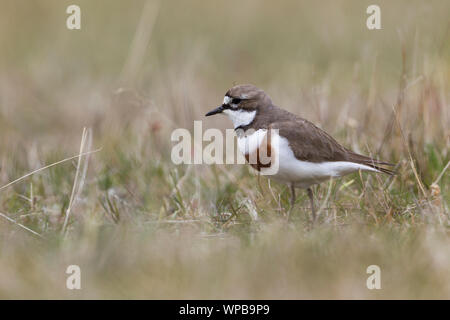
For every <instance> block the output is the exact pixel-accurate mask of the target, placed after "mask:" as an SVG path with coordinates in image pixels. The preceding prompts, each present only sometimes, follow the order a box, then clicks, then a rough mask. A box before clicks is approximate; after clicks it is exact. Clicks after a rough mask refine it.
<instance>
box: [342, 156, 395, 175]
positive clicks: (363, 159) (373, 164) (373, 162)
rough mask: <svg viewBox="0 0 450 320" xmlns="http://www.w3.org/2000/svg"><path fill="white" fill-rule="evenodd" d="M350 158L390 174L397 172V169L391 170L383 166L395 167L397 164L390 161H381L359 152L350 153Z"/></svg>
mask: <svg viewBox="0 0 450 320" xmlns="http://www.w3.org/2000/svg"><path fill="white" fill-rule="evenodd" d="M349 158H350V159H349V160H350V161H352V162H356V163H359V164H363V165H366V166H369V167H371V168H374V169H376V170H378V171H380V172H383V173H386V174H389V175H394V174H397V172H396V171H394V170H391V169H386V168H384V167H383V166H389V167H394V166H395V164H392V163H389V162H384V161H380V160H377V159H374V158H371V157H367V156H363V155H362V154H357V153H354V152H352V153H350V155H349Z"/></svg>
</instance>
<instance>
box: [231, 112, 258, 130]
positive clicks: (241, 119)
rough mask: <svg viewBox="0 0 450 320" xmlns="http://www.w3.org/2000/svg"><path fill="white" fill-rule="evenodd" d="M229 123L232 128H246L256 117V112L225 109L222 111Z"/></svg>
mask: <svg viewBox="0 0 450 320" xmlns="http://www.w3.org/2000/svg"><path fill="white" fill-rule="evenodd" d="M223 113H225V114H226V115H227V116H228V118H230V120H231V121H233V125H234V128H235V129H236V128H238V127H240V126H246V125H249V124H250V123H252V121H253V119H255V116H256V110H253V111H245V110H242V109H241V110H233V109H226V110H224V111H223Z"/></svg>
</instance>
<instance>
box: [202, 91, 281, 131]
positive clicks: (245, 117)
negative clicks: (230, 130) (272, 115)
mask: <svg viewBox="0 0 450 320" xmlns="http://www.w3.org/2000/svg"><path fill="white" fill-rule="evenodd" d="M271 104H272V101H271V100H270V98H269V96H268V95H267V94H266V93H265V92H264V91H263V90H261V89H258V88H257V87H255V86H254V85H251V84H243V85H237V86H234V87H232V88H231V89H230V90H228V91H227V92H226V93H225V97H224V98H223V103H222V105H220V106H219V107H217V108H215V109H213V110H211V111H210V112H208V113H207V114H206V115H205V116H206V117H208V116H212V115H215V114H219V113H223V114H226V115H227V116H228V117H229V118H230V119H231V121H233V125H234V128H235V129H236V128H239V127H244V126H246V125H249V124H250V123H252V121H253V120H254V119H255V117H256V114H257V113H258V112H260V111H261V109H263V108H264V107H266V106H270V105H271Z"/></svg>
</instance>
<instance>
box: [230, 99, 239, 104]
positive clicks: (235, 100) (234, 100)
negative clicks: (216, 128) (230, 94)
mask: <svg viewBox="0 0 450 320" xmlns="http://www.w3.org/2000/svg"><path fill="white" fill-rule="evenodd" d="M239 102H241V99H239V98H233V100H231V103H232V104H239Z"/></svg>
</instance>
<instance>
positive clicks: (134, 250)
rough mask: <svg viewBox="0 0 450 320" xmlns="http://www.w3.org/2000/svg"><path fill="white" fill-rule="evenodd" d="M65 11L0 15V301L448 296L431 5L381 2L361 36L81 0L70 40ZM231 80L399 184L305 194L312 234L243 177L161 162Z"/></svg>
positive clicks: (441, 99) (441, 72)
mask: <svg viewBox="0 0 450 320" xmlns="http://www.w3.org/2000/svg"><path fill="white" fill-rule="evenodd" d="M69 4H72V2H71V1H60V0H58V1H56V0H54V1H49V0H39V1H33V2H25V1H12V0H1V2H0V6H1V10H0V45H1V48H2V50H0V270H1V272H0V298H166V299H171V298H374V299H378V298H447V299H448V298H450V273H449V269H450V247H449V246H448V243H449V240H450V234H449V226H450V224H449V219H450V213H449V199H450V187H449V171H450V169H449V170H446V165H448V163H449V160H450V153H449V148H450V131H449V128H450V126H449V125H450V102H449V101H450V45H449V44H450V34H449V32H450V30H449V21H448V12H449V11H450V3H449V2H448V1H444V0H442V1H427V2H424V1H396V2H395V3H393V2H392V1H378V4H379V5H380V7H381V10H382V28H383V29H382V30H376V31H369V30H368V29H367V28H366V26H365V20H366V17H367V15H366V13H365V9H366V8H367V6H368V5H370V4H372V2H371V1H321V2H320V3H317V2H316V1H285V2H282V3H277V4H275V3H269V2H264V3H263V2H260V1H246V2H240V1H222V2H205V1H189V2H177V1H164V2H161V3H159V2H145V1H133V2H132V3H130V2H125V1H87V0H86V1H77V4H78V5H80V7H81V10H82V29H81V30H79V31H69V30H67V29H66V28H65V19H66V17H67V14H66V13H65V10H66V7H67V6H68V5H69ZM238 83H253V84H255V85H257V86H259V87H261V88H263V89H264V90H265V91H266V92H267V93H268V94H269V95H270V96H271V97H272V100H273V101H274V102H275V103H276V104H278V105H280V106H282V107H284V108H286V109H288V110H290V111H292V112H295V113H297V114H299V115H302V116H304V117H305V118H308V119H310V120H311V121H313V122H314V123H316V124H317V125H319V126H321V127H322V128H324V129H326V130H327V131H328V132H329V133H331V134H332V135H333V136H335V137H336V138H337V139H338V140H339V141H340V142H341V143H343V144H344V145H346V146H347V147H350V148H352V149H353V150H355V151H358V152H361V153H365V154H372V155H376V156H379V157H380V158H382V159H384V160H387V161H390V162H394V163H396V164H397V170H398V175H396V176H395V177H394V178H389V177H388V176H384V175H369V174H354V175H350V176H348V177H345V178H344V179H341V180H335V181H331V182H329V183H324V184H322V185H320V186H318V187H316V188H315V189H314V192H315V196H316V201H317V204H318V205H319V206H320V215H319V222H318V223H317V225H316V226H315V227H311V225H310V223H309V216H308V214H309V201H308V199H307V196H306V194H303V193H300V194H299V198H298V199H297V202H296V208H295V211H294V216H293V221H292V223H290V224H286V223H285V215H286V212H287V210H288V209H289V204H288V203H289V192H288V191H289V190H288V189H287V188H286V187H285V186H283V185H279V184H276V183H275V182H269V181H268V180H267V179H266V178H264V177H258V176H256V175H254V174H252V173H251V171H250V169H249V168H248V167H247V166H243V165H215V166H207V165H196V166H185V165H182V166H176V165H174V164H173V163H172V162H171V160H170V151H171V145H172V144H171V141H170V134H171V132H172V130H173V129H175V128H180V127H181V128H188V129H192V127H193V121H194V120H203V128H204V129H206V128H213V127H214V128H220V129H225V128H231V123H229V122H228V121H226V120H225V119H224V118H220V117H216V118H214V119H210V118H208V119H207V121H206V119H204V117H203V115H204V113H205V112H206V111H208V110H209V109H211V107H213V106H215V105H217V104H218V103H220V102H221V100H222V97H223V94H224V93H225V92H226V90H227V89H228V88H229V87H231V86H232V85H233V84H238ZM85 127H86V128H87V130H86V131H83V128H85ZM80 140H81V148H80ZM80 149H81V150H82V151H89V150H98V149H100V150H99V151H97V152H95V153H92V154H89V155H87V156H84V157H82V158H81V161H79V159H78V158H73V159H69V160H67V161H64V162H62V163H59V164H56V165H54V166H51V167H49V168H45V169H44V170H38V169H40V168H43V167H45V166H47V165H50V164H54V163H56V162H58V161H60V160H63V159H68V158H70V157H72V156H74V155H77V154H78V153H79V152H80ZM34 170H38V171H37V172H36V173H34V174H32V175H30V176H27V177H25V178H24V179H20V180H18V181H16V182H13V181H15V180H16V179H18V178H20V177H22V176H24V175H27V174H29V173H32V172H33V171H34ZM11 182H13V183H11ZM2 186H3V187H2ZM255 213H256V214H257V218H255V217H256V216H255ZM71 264H76V265H79V266H80V267H81V272H82V290H79V291H77V290H68V289H66V286H65V285H66V277H67V275H66V274H65V271H66V268H67V266H68V265H71ZM369 265H378V266H380V268H381V277H382V280H381V285H382V289H381V290H368V289H367V287H366V279H367V277H368V276H369V275H368V274H366V268H367V267H368V266H369Z"/></svg>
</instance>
